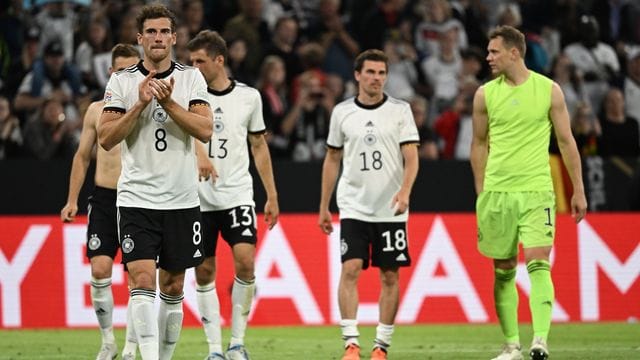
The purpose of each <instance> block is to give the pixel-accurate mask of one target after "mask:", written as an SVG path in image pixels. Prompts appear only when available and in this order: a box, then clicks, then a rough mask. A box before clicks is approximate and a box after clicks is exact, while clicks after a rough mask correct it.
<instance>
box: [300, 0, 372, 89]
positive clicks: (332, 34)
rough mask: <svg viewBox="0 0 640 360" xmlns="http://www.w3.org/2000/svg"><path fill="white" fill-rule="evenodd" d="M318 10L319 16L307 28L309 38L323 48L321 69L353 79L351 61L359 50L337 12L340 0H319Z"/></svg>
mask: <svg viewBox="0 0 640 360" xmlns="http://www.w3.org/2000/svg"><path fill="white" fill-rule="evenodd" d="M318 10H319V15H320V16H319V19H318V21H317V22H316V23H315V24H314V25H312V26H311V27H310V29H309V32H308V33H309V35H310V36H309V40H311V41H316V42H318V43H319V44H320V45H321V46H322V47H323V48H324V53H325V54H326V55H325V58H324V59H325V60H324V64H323V65H322V68H323V70H324V71H326V72H327V73H334V74H338V75H340V77H342V79H343V80H345V81H349V80H351V79H353V61H354V59H355V57H356V55H358V53H359V52H360V46H359V45H358V43H357V42H356V40H355V39H354V38H353V35H352V31H351V29H350V28H348V27H346V26H345V22H346V21H345V19H344V18H343V17H342V16H341V15H340V13H339V10H340V0H320V6H319V9H318Z"/></svg>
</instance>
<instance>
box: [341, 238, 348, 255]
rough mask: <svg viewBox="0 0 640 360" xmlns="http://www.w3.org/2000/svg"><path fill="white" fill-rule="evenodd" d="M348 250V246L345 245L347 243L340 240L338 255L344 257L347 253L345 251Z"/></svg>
mask: <svg viewBox="0 0 640 360" xmlns="http://www.w3.org/2000/svg"><path fill="white" fill-rule="evenodd" d="M348 250H349V245H347V242H346V241H344V239H341V240H340V254H342V255H344V254H346V253H347V251H348Z"/></svg>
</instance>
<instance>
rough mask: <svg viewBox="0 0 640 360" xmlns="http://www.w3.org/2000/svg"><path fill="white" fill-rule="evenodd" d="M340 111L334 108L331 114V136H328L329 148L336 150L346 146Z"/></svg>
mask: <svg viewBox="0 0 640 360" xmlns="http://www.w3.org/2000/svg"><path fill="white" fill-rule="evenodd" d="M339 113H340V112H339V111H336V109H335V108H334V109H333V111H332V112H331V120H330V121H329V135H327V146H328V147H330V148H335V149H342V147H343V146H344V136H343V134H342V131H341V130H340V128H341V126H340V123H341V119H340V116H339Z"/></svg>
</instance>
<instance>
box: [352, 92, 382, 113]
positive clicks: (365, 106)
mask: <svg viewBox="0 0 640 360" xmlns="http://www.w3.org/2000/svg"><path fill="white" fill-rule="evenodd" d="M387 98H388V96H387V94H384V93H383V94H382V100H380V102H378V103H376V104H371V105H365V104H363V103H361V102H360V101H358V95H356V97H355V98H353V100H354V101H355V102H356V105H358V106H359V107H361V108H363V109H366V110H373V109H377V108H379V107H380V106H382V104H384V103H385V101H387Z"/></svg>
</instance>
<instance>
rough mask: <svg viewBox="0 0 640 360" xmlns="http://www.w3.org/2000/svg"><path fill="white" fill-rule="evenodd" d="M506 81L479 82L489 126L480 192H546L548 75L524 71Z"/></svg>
mask: <svg viewBox="0 0 640 360" xmlns="http://www.w3.org/2000/svg"><path fill="white" fill-rule="evenodd" d="M529 73H530V76H529V77H528V78H527V80H526V81H525V82H524V83H522V84H520V85H518V86H511V85H508V84H507V83H506V81H505V79H504V77H503V76H501V77H499V78H496V79H494V80H492V81H490V82H488V83H486V84H485V85H484V95H485V103H486V106H487V115H488V125H489V156H488V158H487V165H486V168H485V175H484V176H485V178H484V190H485V191H500V192H506V191H551V190H553V183H552V181H551V169H550V166H549V140H550V138H551V127H552V124H551V119H550V117H549V111H550V109H551V88H552V85H553V82H552V80H551V79H549V78H547V77H545V76H543V75H540V74H538V73H535V72H533V71H530V72H529Z"/></svg>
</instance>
